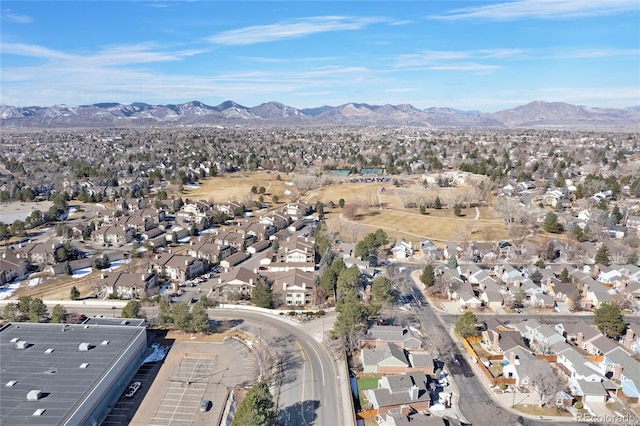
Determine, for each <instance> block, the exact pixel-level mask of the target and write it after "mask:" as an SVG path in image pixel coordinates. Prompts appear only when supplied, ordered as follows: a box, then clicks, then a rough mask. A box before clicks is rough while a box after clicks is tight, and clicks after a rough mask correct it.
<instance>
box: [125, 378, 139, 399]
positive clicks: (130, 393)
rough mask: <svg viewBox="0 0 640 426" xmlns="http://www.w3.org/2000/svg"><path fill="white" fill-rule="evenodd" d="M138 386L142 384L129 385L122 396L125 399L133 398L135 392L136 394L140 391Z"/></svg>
mask: <svg viewBox="0 0 640 426" xmlns="http://www.w3.org/2000/svg"><path fill="white" fill-rule="evenodd" d="M140 386H142V383H140V382H133V383H131V384H130V385H129V387H128V388H127V391H126V392H125V393H124V396H126V397H127V398H133V395H135V394H136V392H138V389H140Z"/></svg>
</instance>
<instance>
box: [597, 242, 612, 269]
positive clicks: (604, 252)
mask: <svg viewBox="0 0 640 426" xmlns="http://www.w3.org/2000/svg"><path fill="white" fill-rule="evenodd" d="M595 261H596V263H599V264H601V265H606V266H609V265H611V259H610V258H609V248H608V247H607V246H605V245H604V244H602V245H601V246H600V248H599V249H598V251H597V252H596V259H595Z"/></svg>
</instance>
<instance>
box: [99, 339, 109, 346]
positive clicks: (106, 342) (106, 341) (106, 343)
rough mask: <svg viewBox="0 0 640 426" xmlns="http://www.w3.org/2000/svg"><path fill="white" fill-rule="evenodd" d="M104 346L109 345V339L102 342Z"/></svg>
mask: <svg viewBox="0 0 640 426" xmlns="http://www.w3.org/2000/svg"><path fill="white" fill-rule="evenodd" d="M100 344H101V345H102V346H107V345H108V344H109V341H108V340H103V341H102V343H100Z"/></svg>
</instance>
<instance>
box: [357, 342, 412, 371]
mask: <svg viewBox="0 0 640 426" xmlns="http://www.w3.org/2000/svg"><path fill="white" fill-rule="evenodd" d="M360 361H361V362H362V369H363V372H364V373H376V374H392V373H404V372H407V371H408V370H409V367H410V364H409V360H408V359H407V355H406V353H405V351H404V350H403V349H402V348H400V347H398V346H397V345H395V344H394V343H391V342H386V343H385V344H382V345H380V346H376V347H374V348H370V349H369V348H363V349H362V350H361V351H360Z"/></svg>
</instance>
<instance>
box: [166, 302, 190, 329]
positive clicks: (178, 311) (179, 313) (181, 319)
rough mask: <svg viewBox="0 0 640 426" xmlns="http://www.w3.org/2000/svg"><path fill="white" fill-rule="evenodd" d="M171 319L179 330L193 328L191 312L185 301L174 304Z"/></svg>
mask: <svg viewBox="0 0 640 426" xmlns="http://www.w3.org/2000/svg"><path fill="white" fill-rule="evenodd" d="M171 320H172V322H173V325H174V326H175V327H176V328H177V329H178V330H183V331H189V329H190V328H191V312H189V307H188V306H187V305H185V304H184V303H178V304H175V305H173V309H171Z"/></svg>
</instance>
